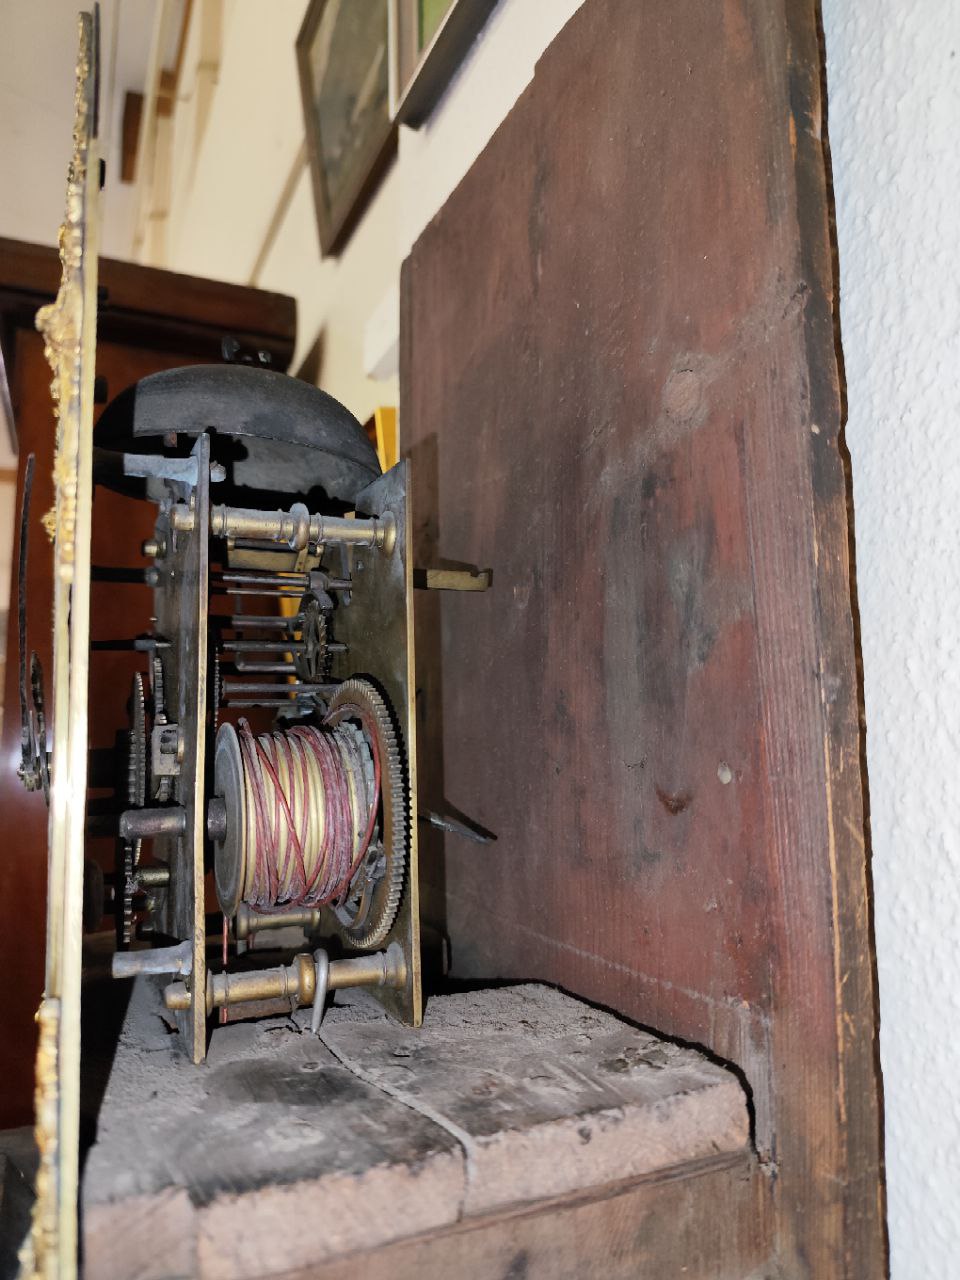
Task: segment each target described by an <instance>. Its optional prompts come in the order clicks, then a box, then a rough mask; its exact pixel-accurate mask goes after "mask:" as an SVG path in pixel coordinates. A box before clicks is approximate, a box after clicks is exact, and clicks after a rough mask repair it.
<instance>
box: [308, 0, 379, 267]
mask: <svg viewBox="0 0 960 1280" xmlns="http://www.w3.org/2000/svg"><path fill="white" fill-rule="evenodd" d="M390 3H391V0H311V3H310V4H309V6H308V8H307V12H306V16H305V17H304V20H303V25H302V27H301V28H300V34H299V35H298V36H297V66H298V68H299V71H300V88H301V92H302V95H303V111H304V122H305V126H306V142H307V158H308V160H309V163H310V171H311V175H312V178H313V194H314V201H315V204H316V209H317V225H318V229H319V232H320V248H321V250H322V251H323V253H324V254H329V253H333V252H336V250H337V249H339V248H340V247H341V245H342V244H343V242H344V240H345V239H346V237H347V235H348V234H349V232H350V230H351V228H352V226H353V224H354V222H355V221H356V219H357V218H358V216H359V214H360V213H361V212H362V209H363V206H364V204H365V202H366V200H367V199H368V197H369V195H370V193H371V192H372V190H373V188H374V186H375V185H376V183H377V181H378V180H379V178H380V177H381V175H382V173H383V170H384V169H385V167H386V165H387V163H388V161H389V160H390V158H391V156H392V154H393V151H394V149H395V148H396V125H395V123H394V121H393V120H392V119H391V115H390V82H391V71H390V64H391V39H390V25H391V24H390V13H389V4H390Z"/></svg>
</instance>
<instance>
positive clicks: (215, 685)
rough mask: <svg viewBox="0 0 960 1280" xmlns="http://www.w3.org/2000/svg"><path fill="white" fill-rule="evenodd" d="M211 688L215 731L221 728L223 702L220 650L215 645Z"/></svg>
mask: <svg viewBox="0 0 960 1280" xmlns="http://www.w3.org/2000/svg"><path fill="white" fill-rule="evenodd" d="M210 689H211V693H212V702H213V732H214V733H216V732H217V730H218V729H219V728H220V707H221V705H222V703H223V676H222V675H221V673H220V650H219V649H218V648H216V647H214V650H213V669H212V671H211V675H210Z"/></svg>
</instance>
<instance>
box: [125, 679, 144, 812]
mask: <svg viewBox="0 0 960 1280" xmlns="http://www.w3.org/2000/svg"><path fill="white" fill-rule="evenodd" d="M146 802H147V710H146V701H145V699H144V695H143V676H142V675H141V674H140V672H139V671H138V672H137V674H136V675H135V676H134V677H133V688H132V689H131V690H130V730H129V735H128V752H127V803H128V804H129V805H133V806H135V807H136V808H138V809H142V808H143V806H144V805H145V804H146Z"/></svg>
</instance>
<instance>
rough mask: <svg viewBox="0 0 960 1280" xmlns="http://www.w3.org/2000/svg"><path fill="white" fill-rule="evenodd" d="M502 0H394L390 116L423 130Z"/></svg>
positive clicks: (391, 18) (391, 21)
mask: <svg viewBox="0 0 960 1280" xmlns="http://www.w3.org/2000/svg"><path fill="white" fill-rule="evenodd" d="M496 3H497V0H390V6H391V8H390V28H391V36H392V41H393V59H392V69H393V77H392V80H391V86H390V114H391V116H393V118H394V119H395V120H397V121H398V123H400V124H405V125H409V126H410V127H412V128H418V127H419V126H420V125H422V124H423V123H424V121H425V120H426V119H427V117H428V115H429V114H430V112H431V111H432V110H433V108H434V106H435V105H436V103H437V102H438V100H439V99H440V96H441V94H442V93H443V91H444V90H445V89H446V87H447V85H448V84H449V83H450V80H451V79H452V78H453V75H454V73H455V71H456V70H457V67H459V65H460V63H461V62H462V61H463V59H464V57H465V55H466V53H467V50H468V49H469V48H470V46H471V45H472V44H473V42H474V40H475V39H476V38H477V35H478V34H479V32H480V30H481V28H482V27H483V25H484V23H485V22H486V21H487V18H488V17H489V16H490V14H491V12H492V11H493V9H494V8H495V7H496Z"/></svg>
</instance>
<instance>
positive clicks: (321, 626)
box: [293, 595, 330, 684]
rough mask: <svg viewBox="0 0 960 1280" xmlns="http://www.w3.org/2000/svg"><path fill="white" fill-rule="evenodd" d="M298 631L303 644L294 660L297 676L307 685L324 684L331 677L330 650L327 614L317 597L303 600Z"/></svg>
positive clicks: (297, 624) (309, 596)
mask: <svg viewBox="0 0 960 1280" xmlns="http://www.w3.org/2000/svg"><path fill="white" fill-rule="evenodd" d="M296 629H297V630H298V631H299V632H300V640H301V643H302V644H303V648H302V649H301V650H300V651H299V652H298V653H296V654H294V659H293V661H294V667H295V668H296V672H297V675H298V676H299V677H300V679H301V680H303V681H304V682H305V683H307V684H323V683H324V682H325V681H326V680H327V679H328V678H329V676H330V650H329V649H328V647H327V618H326V614H325V613H324V611H323V609H322V608H321V606H320V601H319V600H318V599H317V597H316V596H312V595H306V596H304V598H303V600H301V602H300V613H299V615H298V617H297V623H296Z"/></svg>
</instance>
